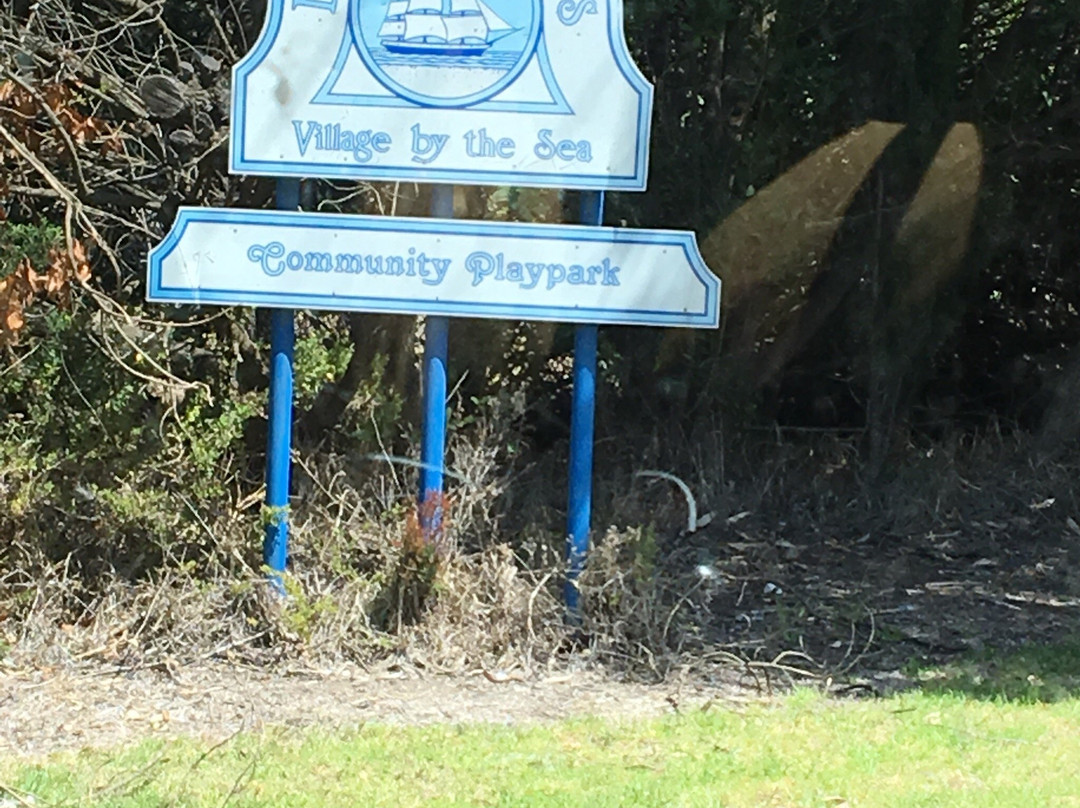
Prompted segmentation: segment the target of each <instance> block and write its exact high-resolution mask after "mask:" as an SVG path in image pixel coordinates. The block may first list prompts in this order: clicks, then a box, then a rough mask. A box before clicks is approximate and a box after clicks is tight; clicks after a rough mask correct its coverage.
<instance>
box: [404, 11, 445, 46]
mask: <svg viewBox="0 0 1080 808" xmlns="http://www.w3.org/2000/svg"><path fill="white" fill-rule="evenodd" d="M424 37H431V38H432V39H439V40H442V41H443V42H445V41H446V23H444V22H443V18H442V16H441V15H439V14H414V13H413V12H412V11H411V10H410V11H409V13H408V14H406V15H405V39H407V40H408V39H423V38H424Z"/></svg>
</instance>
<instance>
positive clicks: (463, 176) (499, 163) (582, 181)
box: [230, 0, 652, 191]
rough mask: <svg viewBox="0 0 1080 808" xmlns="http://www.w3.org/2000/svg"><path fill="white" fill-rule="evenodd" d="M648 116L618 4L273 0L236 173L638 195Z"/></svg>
mask: <svg viewBox="0 0 1080 808" xmlns="http://www.w3.org/2000/svg"><path fill="white" fill-rule="evenodd" d="M651 113H652V87H651V86H650V85H649V84H648V83H647V82H646V81H645V79H644V78H643V77H642V75H641V73H640V72H639V71H638V69H637V67H636V66H635V65H634V64H633V62H632V61H631V60H630V57H629V55H628V53H627V49H626V42H625V39H624V38H623V30H622V0H269V2H268V11H267V18H266V24H265V26H264V27H263V31H262V34H261V36H260V38H259V42H258V44H257V45H256V47H255V49H254V50H253V51H252V52H251V53H250V54H248V55H247V56H246V57H245V58H244V59H243V60H242V61H241V62H240V63H239V64H238V65H236V67H235V68H233V99H232V132H231V138H230V170H231V171H233V172H234V173H240V174H267V175H273V176H302V177H354V178H357V179H385V180H403V181H417V182H447V183H463V184H473V185H532V186H542V187H558V188H580V189H592V190H608V189H612V190H630V191H635V190H643V189H644V188H645V175H646V170H647V168H648V149H649V123H650V116H651Z"/></svg>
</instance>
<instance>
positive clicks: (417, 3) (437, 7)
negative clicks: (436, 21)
mask: <svg viewBox="0 0 1080 808" xmlns="http://www.w3.org/2000/svg"><path fill="white" fill-rule="evenodd" d="M404 1H405V2H407V3H408V4H409V13H410V14H425V13H427V14H442V7H443V4H442V0H404Z"/></svg>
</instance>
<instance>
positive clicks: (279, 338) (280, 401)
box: [263, 180, 300, 593]
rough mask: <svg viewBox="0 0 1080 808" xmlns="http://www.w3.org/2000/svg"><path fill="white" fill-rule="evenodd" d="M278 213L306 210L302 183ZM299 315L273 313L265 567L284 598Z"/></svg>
mask: <svg viewBox="0 0 1080 808" xmlns="http://www.w3.org/2000/svg"><path fill="white" fill-rule="evenodd" d="M276 203H277V208H278V209H279V210H296V209H297V208H298V207H299V206H300V181H299V180H278V183H277V197H276ZM294 344H295V333H294V330H293V312H292V310H291V309H274V310H273V311H271V312H270V403H269V410H270V419H269V420H270V423H269V435H268V437H267V447H266V510H267V521H266V537H265V539H264V541H263V563H265V564H266V566H267V567H269V568H270V570H271V574H270V581H271V583H272V585H273V586H274V588H275V589H276V590H277V591H278V592H279V593H284V587H283V585H282V582H281V575H280V573H281V572H284V570H285V565H286V563H287V561H288V557H289V476H290V454H291V451H292V414H293V346H294Z"/></svg>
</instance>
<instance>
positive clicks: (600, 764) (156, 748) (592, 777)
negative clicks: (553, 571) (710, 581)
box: [0, 691, 1080, 808]
mask: <svg viewBox="0 0 1080 808" xmlns="http://www.w3.org/2000/svg"><path fill="white" fill-rule="evenodd" d="M0 783H2V784H3V785H0V790H3V791H4V792H5V793H2V794H0V805H11V806H19V805H22V804H24V802H23V801H25V803H30V802H32V803H33V804H35V805H37V806H42V805H86V806H95V807H96V806H131V808H135V806H200V807H201V806H214V808H219V806H224V805H228V806H236V807H237V808H242V807H243V806H289V808H300V806H319V807H320V808H322V807H323V806H349V808H353V807H354V806H413V805H425V806H427V805H430V806H444V805H445V806H449V805H479V806H485V805H491V806H588V808H601V807H602V806H664V805H672V806H822V808H825V807H827V806H832V807H833V808H835V807H836V806H852V808H854V806H896V807H897V808H915V807H916V806H931V805H932V806H939V805H940V806H1022V808H1042V806H1055V807H1056V806H1080V701H1078V700H1075V699H1068V698H1064V699H1061V700H1058V701H1055V702H1053V703H1045V702H1037V701H1035V702H1029V703H1024V702H1018V701H1005V700H997V701H995V700H986V699H979V698H972V697H970V696H966V695H963V694H957V693H951V694H949V693H938V694H934V693H912V694H908V695H904V696H899V697H896V698H892V699H885V700H877V701H863V702H836V701H833V700H830V699H827V698H825V697H822V696H820V695H818V694H817V693H815V692H812V691H799V692H796V693H794V694H792V695H790V696H788V697H786V698H784V699H782V700H779V701H777V702H775V703H773V704H762V705H755V706H750V707H746V708H742V709H738V710H733V709H731V708H720V707H714V708H712V709H710V710H707V711H700V710H697V711H694V712H692V713H684V714H682V715H675V716H671V717H668V718H664V719H659V720H654V721H645V722H633V723H630V722H627V723H618V722H608V721H600V720H578V721H571V722H567V723H561V724H555V725H550V726H534V727H503V726H467V727H454V726H435V727H426V728H394V727H387V726H365V727H361V728H360V729H358V730H354V731H348V732H341V731H339V732H327V731H296V730H271V731H267V732H264V733H261V734H253V735H244V736H238V737H236V738H233V739H232V740H230V741H229V742H227V743H225V744H222V745H220V746H217V747H212V746H211V745H209V744H204V743H198V742H194V741H179V742H167V743H166V742H147V743H144V744H142V745H140V746H137V747H134V748H131V749H126V750H121V751H117V752H111V753H108V752H83V753H78V754H61V755H57V756H55V757H53V758H51V759H50V760H49V761H47V762H46V763H44V764H40V765H32V766H27V765H25V764H20V763H19V762H17V761H14V760H10V759H9V760H0ZM5 797H6V798H7V801H6V802H5Z"/></svg>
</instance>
